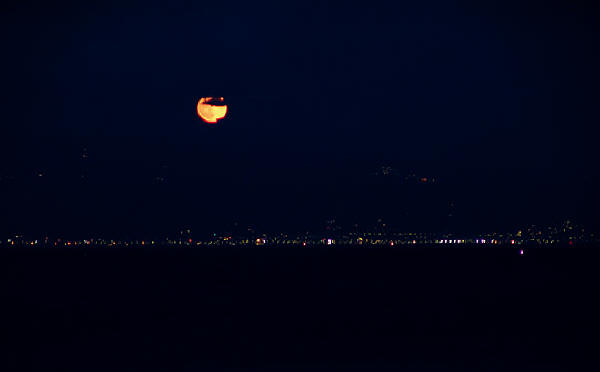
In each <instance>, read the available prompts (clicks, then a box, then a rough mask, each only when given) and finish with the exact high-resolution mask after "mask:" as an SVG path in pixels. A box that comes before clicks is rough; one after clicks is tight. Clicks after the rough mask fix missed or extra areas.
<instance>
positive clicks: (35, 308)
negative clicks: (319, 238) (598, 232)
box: [0, 246, 600, 371]
mask: <svg viewBox="0 0 600 372" xmlns="http://www.w3.org/2000/svg"><path fill="white" fill-rule="evenodd" d="M596 248H597V247H596ZM599 258H600V250H598V249H595V248H593V247H588V248H548V247H546V248H530V249H527V250H526V252H525V254H524V255H520V252H519V250H517V249H511V248H489V249H481V248H474V247H470V248H464V247H463V248H449V247H447V246H444V247H440V248H438V247H435V246H431V247H429V249H420V248H407V247H405V248H402V249H397V248H373V249H365V248H363V247H361V248H351V247H340V246H337V247H318V248H314V249H300V248H286V249H277V248H276V247H255V248H249V247H242V248H234V247H222V248H218V249H209V248H205V249H202V248H189V247H184V248H175V247H153V248H151V247H145V248H140V247H136V248H129V249H128V248H120V249H107V248H90V247H85V248H83V247H78V248H68V249H66V248H57V249H55V248H44V249H40V248H29V249H24V248H19V249H12V248H5V249H2V250H0V264H1V265H2V268H1V270H0V272H1V273H2V274H1V275H2V280H1V283H2V289H1V291H2V293H3V310H4V311H3V313H4V315H3V318H2V329H1V330H0V331H1V334H2V338H3V339H4V340H3V341H4V342H3V344H4V345H6V347H7V348H8V349H7V350H6V351H8V353H7V354H6V355H8V357H7V358H5V359H4V361H3V363H7V368H3V370H7V371H8V370H11V371H13V370H41V369H43V370H47V371H54V370H57V371H58V370H60V371H66V370H73V371H75V370H77V371H82V370H85V371H93V370H106V369H110V370H182V371H192V370H193V371H198V370H211V371H212V370H236V371H237V370H251V371H263V370H269V371H270V370H293V371H308V370H311V371H312V370H328V371H329V370H336V371H345V370H352V371H353V370H375V371H377V370H391V369H402V370H408V371H430V370H435V371H440V370H441V371H446V370H450V371H453V370H457V371H458V370H460V371H465V370H477V371H480V370H515V369H519V370H582V369H583V368H584V367H585V368H586V369H589V368H591V367H593V366H596V367H597V366H598V362H599V357H598V354H597V350H596V347H595V343H594V342H593V340H594V339H595V338H596V335H597V334H598V330H599V327H598V322H597V314H599V313H600V306H599V305H598V304H597V301H596V297H597V293H599V292H600V272H599V271H598V270H597V263H598V262H599V260H598V259H599Z"/></svg>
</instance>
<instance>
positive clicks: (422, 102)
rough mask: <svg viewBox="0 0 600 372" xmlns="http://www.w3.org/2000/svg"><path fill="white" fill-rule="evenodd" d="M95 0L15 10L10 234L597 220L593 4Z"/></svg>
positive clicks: (598, 54)
mask: <svg viewBox="0 0 600 372" xmlns="http://www.w3.org/2000/svg"><path fill="white" fill-rule="evenodd" d="M83 3H85V4H83ZM95 3H96V4H94V5H92V4H90V2H73V3H67V2H58V3H53V4H48V3H47V2H35V1H13V2H12V3H11V4H3V5H2V11H1V14H2V16H1V22H0V34H1V35H2V36H1V38H2V39H1V41H2V57H1V62H0V66H1V67H2V69H1V71H2V84H0V86H1V87H2V88H1V89H0V92H1V94H2V97H1V100H2V111H1V115H2V116H1V118H2V119H1V120H2V125H1V128H0V140H1V145H0V159H1V160H0V192H1V193H0V205H1V208H0V220H1V221H2V224H1V227H0V229H1V230H0V233H2V234H14V233H28V234H50V235H61V234H71V235H72V236H76V235H79V236H89V235H90V234H93V235H110V234H113V235H120V236H144V235H151V234H156V235H161V236H164V235H165V234H169V233H172V232H173V231H177V230H178V229H180V228H183V227H186V228H187V227H189V228H192V229H193V230H194V231H198V232H203V233H206V232H212V231H226V230H230V229H232V226H234V223H237V224H238V226H243V227H244V228H245V227H246V226H253V227H255V228H260V229H264V230H269V231H279V230H286V231H305V230H306V229H318V228H321V227H322V226H323V224H324V223H325V221H326V220H329V219H336V221H338V223H340V224H343V225H345V226H351V225H353V224H355V223H356V224H359V225H360V226H364V227H365V228H366V227H368V226H372V225H374V224H375V223H376V221H377V220H378V219H382V220H383V221H386V222H388V223H389V224H390V225H392V226H395V227H397V228H398V229H399V230H405V231H409V230H417V231H497V230H501V231H502V230H511V229H514V228H517V227H519V226H522V225H524V224H536V225H542V224H552V223H558V222H560V221H562V220H564V219H571V220H575V221H576V222H577V223H580V224H583V225H584V226H588V227H589V228H596V229H597V228H599V227H600V223H599V221H598V220H599V219H598V218H597V217H596V215H597V212H596V211H597V210H598V208H600V197H599V196H598V191H597V190H600V179H599V177H598V165H597V158H598V154H597V153H598V150H597V148H598V147H597V146H598V145H597V142H598V140H597V136H596V134H597V132H598V131H597V129H596V126H597V125H598V123H599V119H600V111H599V110H598V102H599V101H598V98H599V94H598V86H599V83H600V73H599V70H598V66H600V50H599V46H600V12H598V9H597V7H596V6H594V5H593V2H583V1H498V2H493V1H484V2H480V1H468V2H449V1H421V2H414V3H407V4H404V2H396V1H394V2H392V1H390V2H385V3H379V2H373V1H368V2H352V1H345V2H339V3H337V2H336V3H334V2H324V1H312V2H311V1H301V2H291V1H274V2H269V3H264V2H254V1H238V2H221V1H196V2H191V1H179V0H175V1H169V2H164V3H159V2H155V1H140V2H130V1H114V2H111V1H103V2H95ZM203 96H223V97H225V99H226V101H227V104H228V107H229V112H228V116H227V118H226V119H225V120H222V121H220V122H219V123H218V124H216V125H209V124H205V123H204V122H202V120H200V119H199V118H198V116H197V114H196V103H197V101H198V99H199V98H200V97H203ZM382 167H390V168H389V169H391V171H389V172H385V173H389V174H382V172H381V169H382ZM412 175H414V176H412ZM423 177H426V178H427V180H428V182H420V181H418V180H420V179H421V178H423ZM431 179H435V182H430V180H431Z"/></svg>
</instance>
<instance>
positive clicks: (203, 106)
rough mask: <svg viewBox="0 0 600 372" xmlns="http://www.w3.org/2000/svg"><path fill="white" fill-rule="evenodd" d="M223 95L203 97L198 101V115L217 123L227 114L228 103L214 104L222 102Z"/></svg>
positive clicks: (207, 120) (208, 121)
mask: <svg viewBox="0 0 600 372" xmlns="http://www.w3.org/2000/svg"><path fill="white" fill-rule="evenodd" d="M224 100H225V99H224V98H223V97H202V98H200V100H199V101H198V107H197V110H198V116H200V118H201V119H202V120H204V121H205V122H207V123H210V124H215V123H216V122H217V121H219V120H221V119H223V118H224V117H225V115H227V105H222V104H221V105H213V103H215V102H217V103H222V102H223V101H224Z"/></svg>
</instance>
